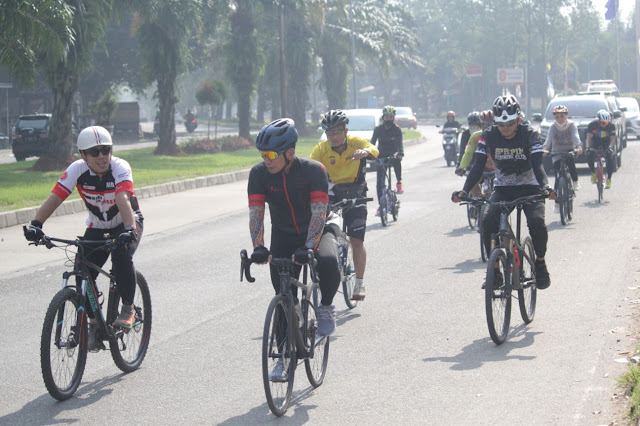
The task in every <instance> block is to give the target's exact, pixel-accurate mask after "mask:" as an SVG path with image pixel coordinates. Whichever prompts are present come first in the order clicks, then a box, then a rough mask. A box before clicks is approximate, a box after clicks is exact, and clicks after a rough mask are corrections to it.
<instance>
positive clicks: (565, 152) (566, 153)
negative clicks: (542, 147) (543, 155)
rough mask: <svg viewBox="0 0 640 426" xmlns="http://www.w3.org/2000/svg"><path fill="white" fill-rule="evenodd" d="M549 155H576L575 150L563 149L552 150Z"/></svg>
mask: <svg viewBox="0 0 640 426" xmlns="http://www.w3.org/2000/svg"><path fill="white" fill-rule="evenodd" d="M549 155H556V156H559V157H575V156H576V152H575V151H562V152H550V153H549Z"/></svg>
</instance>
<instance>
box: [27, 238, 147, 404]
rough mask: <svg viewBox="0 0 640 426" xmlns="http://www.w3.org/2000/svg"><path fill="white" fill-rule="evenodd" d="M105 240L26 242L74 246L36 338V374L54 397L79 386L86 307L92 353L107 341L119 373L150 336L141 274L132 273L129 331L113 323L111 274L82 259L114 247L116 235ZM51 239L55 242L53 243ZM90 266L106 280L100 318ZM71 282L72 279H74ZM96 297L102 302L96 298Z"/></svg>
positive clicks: (137, 358) (138, 358)
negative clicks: (92, 328)
mask: <svg viewBox="0 0 640 426" xmlns="http://www.w3.org/2000/svg"><path fill="white" fill-rule="evenodd" d="M106 238H107V239H106V240H95V241H94V240H84V239H83V238H77V239H75V240H66V239H61V238H54V237H50V236H44V237H43V238H42V239H41V240H39V241H35V242H31V243H29V244H33V245H44V246H45V247H47V248H48V249H51V248H60V249H62V250H65V252H67V250H68V248H69V247H70V246H75V247H76V248H77V252H76V253H75V260H73V259H71V257H70V256H68V259H69V262H72V264H73V269H72V270H71V271H65V272H64V273H63V274H62V289H61V290H60V291H59V292H58V293H57V294H56V295H55V296H54V297H53V299H52V300H51V303H50V304H49V308H48V309H47V313H46V315H45V319H44V324H43V327H42V336H41V340H40V366H41V368H42V377H43V379H44V384H45V386H46V388H47V390H48V391H49V394H50V395H51V396H52V397H54V398H55V399H57V400H59V401H64V400H66V399H69V398H71V397H72V396H73V394H74V393H75V391H76V390H77V389H78V386H79V385H80V381H81V380H82V375H83V374H84V369H85V365H86V361H87V352H88V349H87V341H88V324H87V323H88V320H87V308H88V307H89V306H90V307H91V309H92V311H93V313H94V316H95V319H96V321H97V327H98V329H97V332H96V341H97V344H98V347H97V349H96V350H95V351H96V352H98V351H100V350H106V347H105V345H104V341H108V342H109V349H110V351H111V357H112V358H113V361H114V362H115V364H116V366H117V367H118V368H119V369H120V370H122V371H123V372H125V373H130V372H132V371H135V370H137V369H138V367H140V364H142V361H143V359H144V357H145V355H146V353H147V349H148V347H149V337H150V336H151V319H152V316H151V295H150V293H149V285H148V284H147V280H146V279H145V278H144V276H143V275H142V274H141V273H140V272H139V271H136V286H137V289H136V296H135V300H134V301H133V304H134V309H135V312H136V313H135V323H134V325H133V327H132V328H131V329H130V330H129V329H123V328H118V327H114V326H113V325H112V324H113V322H114V321H115V319H116V318H117V316H118V312H119V307H118V305H119V304H120V294H119V292H118V285H117V283H116V280H115V277H114V275H113V273H112V271H110V272H106V271H104V270H103V269H102V268H100V267H98V266H97V265H95V264H94V263H93V262H91V261H89V260H88V259H87V255H88V254H89V253H91V252H93V251H95V250H108V251H113V250H114V249H115V248H116V247H117V246H118V242H117V237H111V236H109V235H107V236H106ZM56 243H61V244H62V245H58V244H56ZM90 270H93V271H97V272H98V273H99V274H101V275H104V276H105V277H107V278H109V298H108V304H107V318H106V319H105V318H104V314H103V311H102V305H103V303H104V298H103V294H102V292H100V291H98V287H97V285H96V281H95V280H94V279H93V278H92V277H91V274H90ZM73 276H76V277H80V284H78V283H77V282H74V283H72V284H70V283H69V278H70V277H73ZM74 281H75V280H74ZM101 298H102V300H101Z"/></svg>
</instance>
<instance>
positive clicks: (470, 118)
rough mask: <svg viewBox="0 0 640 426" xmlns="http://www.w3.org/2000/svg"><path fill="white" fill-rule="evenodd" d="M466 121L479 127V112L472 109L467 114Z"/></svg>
mask: <svg viewBox="0 0 640 426" xmlns="http://www.w3.org/2000/svg"><path fill="white" fill-rule="evenodd" d="M467 123H469V126H478V127H480V113H479V112H478V111H472V112H470V113H469V115H467Z"/></svg>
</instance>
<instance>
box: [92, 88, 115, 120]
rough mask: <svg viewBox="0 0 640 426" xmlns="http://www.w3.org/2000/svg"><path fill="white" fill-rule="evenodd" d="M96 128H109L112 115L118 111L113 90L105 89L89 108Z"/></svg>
mask: <svg viewBox="0 0 640 426" xmlns="http://www.w3.org/2000/svg"><path fill="white" fill-rule="evenodd" d="M89 110H90V111H91V113H92V114H93V115H94V117H95V119H96V124H97V125H98V126H110V125H111V119H112V118H113V115H114V114H115V113H116V111H117V110H118V98H117V97H116V94H115V92H114V91H113V89H107V90H106V91H105V92H104V93H103V94H102V96H100V98H98V100H97V101H96V102H94V103H92V104H91V105H90V107H89Z"/></svg>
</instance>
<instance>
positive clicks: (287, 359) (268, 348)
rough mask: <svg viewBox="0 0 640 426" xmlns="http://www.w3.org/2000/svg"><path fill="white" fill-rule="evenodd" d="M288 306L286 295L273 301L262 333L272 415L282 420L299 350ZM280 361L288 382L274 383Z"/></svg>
mask: <svg viewBox="0 0 640 426" xmlns="http://www.w3.org/2000/svg"><path fill="white" fill-rule="evenodd" d="M288 309H289V306H288V300H287V298H286V297H285V296H283V295H281V294H279V295H277V296H275V297H274V298H273V299H271V303H269V308H268V309H267V316H266V317H265V320H264V331H263V333H262V382H263V384H264V393H265V396H266V398H267V404H268V405H269V409H270V410H271V412H272V413H273V414H274V415H276V416H277V417H281V416H282V415H283V414H284V413H285V412H286V411H287V408H289V403H290V402H291V393H292V390H293V380H294V376H295V370H296V362H297V359H296V349H295V343H294V341H295V340H294V339H292V336H291V335H290V328H289V320H288V317H289V310H288ZM278 359H281V360H282V362H283V364H284V369H285V370H286V372H287V380H286V381H271V380H270V379H269V374H270V373H271V371H272V370H273V369H274V368H275V366H276V364H277V362H278V361H277V360H278Z"/></svg>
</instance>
